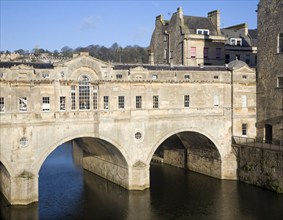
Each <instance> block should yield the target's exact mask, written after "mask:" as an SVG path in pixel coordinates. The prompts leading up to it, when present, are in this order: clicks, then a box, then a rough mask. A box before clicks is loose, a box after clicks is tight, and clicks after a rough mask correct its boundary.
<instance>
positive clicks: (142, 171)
mask: <svg viewBox="0 0 283 220" xmlns="http://www.w3.org/2000/svg"><path fill="white" fill-rule="evenodd" d="M149 184H150V183H149V165H146V164H145V163H143V162H141V161H138V162H136V163H135V164H134V165H133V166H132V167H130V168H129V186H128V189H129V190H144V189H147V188H149Z"/></svg>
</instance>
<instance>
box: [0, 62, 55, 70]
mask: <svg viewBox="0 0 283 220" xmlns="http://www.w3.org/2000/svg"><path fill="white" fill-rule="evenodd" d="M18 65H26V66H32V67H33V68H35V69H53V67H54V66H53V64H52V63H25V62H0V68H11V67H13V66H18Z"/></svg>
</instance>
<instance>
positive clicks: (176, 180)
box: [0, 144, 283, 220]
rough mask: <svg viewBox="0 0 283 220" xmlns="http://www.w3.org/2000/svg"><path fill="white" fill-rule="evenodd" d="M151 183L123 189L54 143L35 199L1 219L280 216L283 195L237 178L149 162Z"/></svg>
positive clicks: (7, 210) (5, 210) (5, 209)
mask: <svg viewBox="0 0 283 220" xmlns="http://www.w3.org/2000/svg"><path fill="white" fill-rule="evenodd" d="M150 172H151V175H150V177H151V183H150V184H151V188H150V189H147V190H144V191H127V190H125V189H124V188H122V187H120V186H117V185H115V184H113V183H111V182H109V181H106V180H104V179H102V178H100V177H98V176H95V175H93V174H92V173H90V172H88V171H83V170H82V169H81V168H79V167H77V166H76V165H75V164H74V163H73V160H72V149H71V145H70V144H65V145H64V146H63V147H61V148H58V149H57V150H56V151H55V152H54V153H53V154H52V155H51V156H50V157H49V158H48V159H47V160H46V162H45V163H44V165H43V167H42V169H41V170H40V180H39V192H40V193H39V200H40V202H39V203H34V204H32V205H29V206H20V207H19V206H15V207H12V206H8V205H7V203H6V202H5V199H4V198H3V196H2V197H0V198H1V203H0V204H1V206H0V207H1V219H5V220H6V219H7V220H12V219H13V220H14V219H16V220H17V219H21V220H22V219H28V220H33V219H34V220H37V219H40V220H42V219H47V220H49V219H68V220H69V219H107V220H109V219H115V220H117V219H127V220H132V219H134V220H136V219H137V220H140V219H141V220H142V219H153V220H155V219H158V220H162V219H164V220H165V219H166V220H167V219H225V220H226V219H228V220H234V219H235V220H236V219H237V220H238V219H281V217H282V216H283V209H282V207H283V196H282V195H277V194H275V193H273V192H269V191H266V190H263V189H260V188H257V187H253V186H250V185H247V184H243V183H239V182H236V181H220V180H217V179H214V178H211V177H206V176H203V175H200V174H196V173H192V172H188V171H185V170H183V169H178V168H174V167H170V166H164V165H163V166H162V165H151V168H150Z"/></svg>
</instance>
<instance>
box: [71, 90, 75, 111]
mask: <svg viewBox="0 0 283 220" xmlns="http://www.w3.org/2000/svg"><path fill="white" fill-rule="evenodd" d="M75 109H76V86H74V85H71V110H75Z"/></svg>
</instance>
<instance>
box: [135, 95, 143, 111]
mask: <svg viewBox="0 0 283 220" xmlns="http://www.w3.org/2000/svg"><path fill="white" fill-rule="evenodd" d="M141 108H142V96H136V109H141Z"/></svg>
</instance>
